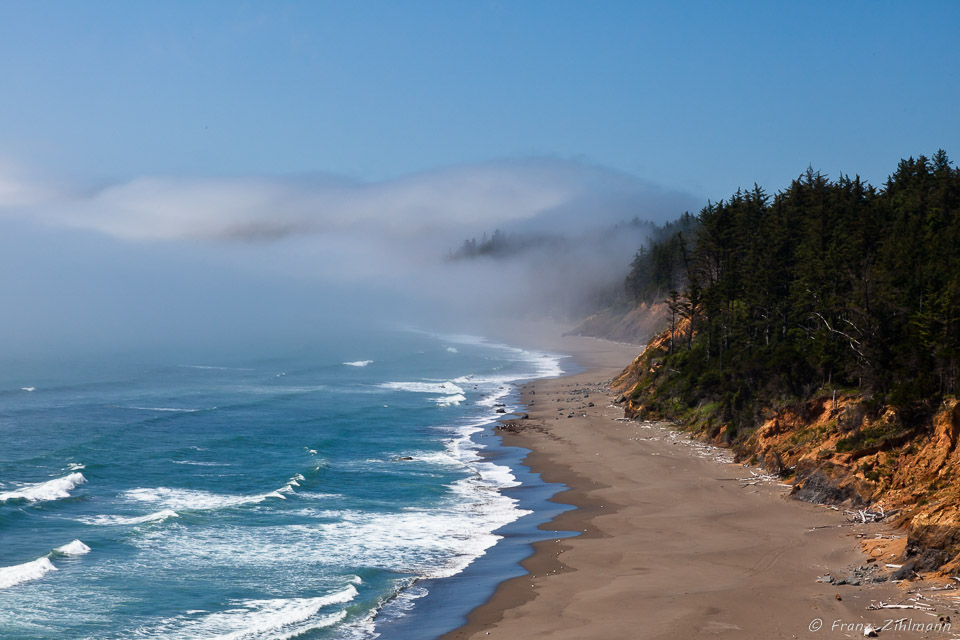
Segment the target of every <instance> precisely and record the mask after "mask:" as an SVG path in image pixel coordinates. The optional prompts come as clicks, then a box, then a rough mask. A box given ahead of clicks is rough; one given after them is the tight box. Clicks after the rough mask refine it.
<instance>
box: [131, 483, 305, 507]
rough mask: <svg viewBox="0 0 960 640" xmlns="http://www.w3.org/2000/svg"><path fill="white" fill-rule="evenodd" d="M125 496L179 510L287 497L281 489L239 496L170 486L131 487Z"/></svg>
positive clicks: (235, 505)
mask: <svg viewBox="0 0 960 640" xmlns="http://www.w3.org/2000/svg"><path fill="white" fill-rule="evenodd" d="M284 486H289V485H284ZM123 497H124V498H125V499H127V500H129V501H132V502H148V503H152V504H160V505H163V506H164V507H166V508H167V509H172V510H177V511H182V510H193V511H210V510H213V509H223V508H226V507H237V506H241V505H246V504H259V503H261V502H263V501H264V500H266V499H268V498H279V499H281V500H285V499H286V498H285V497H284V496H283V494H282V493H280V492H279V490H278V491H271V492H269V493H261V494H257V495H252V496H243V495H239V496H238V495H229V494H220V493H211V492H209V491H201V490H198V489H171V488H168V487H156V488H141V489H131V490H130V491H125V492H124V493H123Z"/></svg>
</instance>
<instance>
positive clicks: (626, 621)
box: [444, 337, 943, 640]
mask: <svg viewBox="0 0 960 640" xmlns="http://www.w3.org/2000/svg"><path fill="white" fill-rule="evenodd" d="M536 346H539V347H543V348H550V349H552V350H554V351H559V352H563V353H567V354H570V355H571V356H572V357H573V358H574V360H575V361H576V362H577V363H578V364H579V365H581V366H582V367H583V368H584V369H585V371H584V372H583V373H580V374H577V375H573V376H567V377H563V378H557V379H550V380H540V381H536V382H532V383H530V384H528V385H527V386H526V387H525V388H524V390H523V399H524V402H525V404H526V405H527V407H528V411H529V419H526V420H520V421H517V422H516V423H514V424H515V425H516V426H515V427H514V428H508V429H503V430H502V431H501V432H502V433H503V434H504V438H505V441H506V443H507V444H511V445H517V446H522V447H526V448H529V449H530V450H531V453H530V455H529V456H528V458H527V463H528V464H529V465H530V466H531V468H532V469H533V470H534V471H537V472H540V473H541V474H542V475H543V477H544V479H546V480H548V481H550V482H562V483H564V484H566V485H567V486H568V487H570V489H569V490H568V491H566V492H563V493H562V494H560V495H558V496H557V497H556V498H555V500H557V501H559V502H564V503H569V504H572V505H575V506H576V507H577V509H576V510H573V511H569V512H567V513H564V514H563V515H561V516H560V517H558V518H557V519H555V520H554V521H553V522H551V523H548V524H547V525H546V526H545V527H544V528H548V529H550V530H560V531H580V532H583V533H582V535H579V536H578V537H574V538H564V539H556V540H549V541H547V542H543V543H538V544H537V545H535V552H534V554H533V555H532V556H531V557H530V558H529V559H528V560H527V561H526V562H525V563H524V566H525V568H526V569H527V570H528V571H529V572H530V575H527V576H522V577H519V578H515V579H512V580H509V581H506V582H504V583H502V584H501V585H500V587H499V588H498V590H497V591H496V593H495V594H494V596H493V597H492V598H491V599H490V600H489V601H488V602H487V603H486V604H484V605H482V606H481V607H479V608H477V609H476V610H474V611H473V612H472V613H471V614H470V616H469V619H468V623H467V624H466V625H465V626H464V627H461V628H460V629H458V630H455V631H453V632H451V633H449V634H447V635H446V636H444V638H445V640H453V639H455V640H465V639H467V638H483V639H487V638H490V639H493V638H503V639H505V640H514V639H516V638H551V639H563V638H570V639H581V640H582V639H584V638H604V639H614V638H738V639H743V638H757V639H769V638H800V637H816V636H817V635H819V636H821V637H862V636H863V632H862V630H855V629H849V628H846V627H843V628H838V626H837V625H838V623H839V624H842V625H847V624H852V625H856V624H858V623H864V622H866V623H873V624H875V625H883V624H884V622H885V621H886V620H887V619H890V618H891V617H901V616H891V615H890V612H889V611H886V612H884V611H870V610H867V608H866V607H867V605H869V604H870V602H871V601H874V600H880V599H888V600H889V599H890V598H896V597H897V595H898V594H899V592H900V591H899V589H898V587H896V586H895V585H892V584H882V585H871V586H869V587H856V586H849V585H844V586H835V585H831V584H824V583H820V582H818V581H817V578H818V577H819V576H821V575H824V574H827V573H832V574H833V575H846V574H847V573H849V571H850V570H851V569H852V568H853V567H856V566H865V565H866V563H867V556H866V555H865V554H864V553H863V552H862V551H861V545H860V542H861V541H862V540H863V539H873V538H875V537H876V536H877V535H878V534H882V533H883V532H885V531H887V530H886V529H884V528H883V526H882V525H875V524H870V525H852V524H850V523H849V522H847V520H846V519H845V518H844V516H843V515H842V513H840V512H838V511H834V510H831V509H829V508H826V507H822V506H815V505H811V504H807V503H803V502H798V501H796V500H792V499H790V498H788V497H787V494H788V492H789V487H786V486H784V485H782V484H781V483H780V482H778V481H776V480H774V479H767V480H764V481H759V482H757V481H754V480H751V479H752V478H754V475H753V474H754V473H755V472H758V471H759V470H758V469H751V468H749V467H744V466H743V465H740V464H733V463H732V462H730V461H729V455H727V454H726V453H725V452H723V451H722V450H718V449H715V448H712V447H707V446H704V445H701V444H699V443H694V442H691V441H690V440H688V439H687V438H686V437H685V436H683V435H681V434H678V433H677V432H676V431H675V430H673V429H670V428H668V426H667V425H658V424H652V423H646V424H642V423H638V422H634V421H625V420H623V419H622V418H621V416H622V410H621V409H620V408H619V407H616V406H613V405H612V404H611V394H610V392H609V391H608V390H607V388H606V382H608V381H609V380H610V379H611V378H612V377H614V376H615V375H616V374H618V373H619V372H620V371H621V370H622V369H623V367H624V366H626V365H627V364H628V363H629V362H630V361H631V360H632V359H633V358H634V357H635V356H636V355H637V354H638V353H639V351H640V349H641V348H640V347H639V346H637V345H624V344H617V343H612V342H607V341H602V340H596V339H592V338H580V337H568V338H562V339H560V338H558V339H556V340H552V341H551V340H545V341H543V340H542V341H541V343H540V344H538V345H536ZM724 459H725V460H726V461H724ZM744 478H748V480H744ZM887 532H888V533H889V531H887ZM875 560H876V561H879V562H881V563H882V562H883V561H884V558H876V559H875ZM887 561H892V559H891V560H887ZM838 596H839V597H838ZM820 625H822V627H820ZM888 635H896V634H888ZM909 637H924V636H923V635H922V634H916V633H911V634H909ZM930 637H943V636H942V635H940V636H936V634H934V635H933V636H930Z"/></svg>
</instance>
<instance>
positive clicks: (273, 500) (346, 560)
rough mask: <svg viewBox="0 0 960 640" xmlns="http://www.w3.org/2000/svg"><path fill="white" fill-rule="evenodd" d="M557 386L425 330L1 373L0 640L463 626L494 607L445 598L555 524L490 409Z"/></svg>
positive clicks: (471, 342) (351, 634)
mask: <svg viewBox="0 0 960 640" xmlns="http://www.w3.org/2000/svg"><path fill="white" fill-rule="evenodd" d="M561 372H562V369H561V357H560V356H558V355H555V354H549V353H542V352H536V351H530V350H524V349H520V348H516V347H513V346H508V345H504V344H499V343H496V342H491V341H488V340H484V339H482V338H478V337H473V336H452V335H437V334H430V333H424V332H413V331H396V332H384V333H382V334H375V335H372V336H371V335H368V336H365V337H364V338H363V339H362V340H361V339H356V340H349V339H339V340H330V341H327V342H324V343H321V344H317V345H313V346H312V347H311V348H310V349H299V350H298V351H297V352H296V353H294V354H251V355H249V356H248V357H240V356H234V357H233V358H221V359H217V360H215V361H204V360H201V359H200V358H198V357H197V356H195V355H192V354H181V355H174V354H164V355H163V356H162V357H161V356H154V357H152V358H146V357H145V358H144V359H142V360H139V361H135V362H125V363H119V362H118V363H116V364H115V365H110V366H100V367H98V368H95V369H94V368H90V367H84V366H77V367H68V368H66V369H65V370H62V371H61V370H50V371H43V372H40V373H39V374H38V373H37V372H36V371H31V372H30V376H29V379H28V380H25V379H24V378H26V377H27V376H26V374H18V372H17V371H16V370H15V369H8V370H7V372H6V373H5V374H4V378H3V379H2V380H0V395H2V396H3V397H4V399H5V405H6V406H5V412H4V414H3V416H2V417H0V429H2V434H3V438H4V445H5V446H4V447H3V448H2V449H0V530H2V532H3V542H4V544H3V545H0V637H3V638H16V639H21V638H22V639H24V640H48V639H53V638H70V639H78V640H80V639H88V638H89V639H93V638H97V639H108V640H109V639H122V638H131V639H133V638H171V639H181V640H200V639H205V638H222V639H234V640H258V639H261V640H272V639H277V640H279V639H284V638H294V637H296V638H305V639H308V640H309V639H310V638H315V639H323V638H351V639H358V640H359V639H363V638H374V637H384V638H388V637H416V636H415V635H411V634H410V633H409V632H405V631H403V629H405V628H407V629H409V628H414V629H415V628H417V620H418V616H422V617H423V618H424V619H426V618H427V617H430V618H431V620H432V621H433V624H434V625H436V624H439V623H437V622H436V616H437V615H438V614H437V611H438V610H443V611H444V613H443V615H445V616H449V622H448V623H444V624H447V626H448V627H449V628H452V627H453V626H456V623H457V621H458V620H460V619H462V616H463V615H465V614H466V613H467V612H468V611H469V608H470V607H471V606H475V605H477V604H480V602H477V601H472V600H471V599H470V598H469V597H459V598H456V599H455V600H456V602H455V603H454V601H453V600H449V601H444V602H443V603H440V604H434V605H431V604H430V603H431V602H434V601H435V600H437V599H438V598H444V597H447V596H444V595H443V593H444V592H448V591H451V590H455V589H451V588H450V587H443V585H445V584H456V583H450V582H449V581H450V580H457V579H461V580H463V579H465V578H464V576H465V575H467V574H469V571H466V573H465V570H468V568H471V567H472V566H473V565H474V564H475V563H476V562H477V561H478V559H480V558H484V557H487V561H492V560H489V559H490V558H494V556H491V555H489V554H490V552H491V550H493V549H495V548H498V547H497V545H498V543H500V542H501V540H502V539H503V535H504V534H503V531H504V528H505V527H507V528H509V527H520V526H526V527H527V528H529V529H531V530H532V529H533V528H534V527H535V524H536V523H537V522H539V521H542V519H543V518H542V517H541V518H540V519H539V520H538V519H537V518H538V515H537V514H536V513H533V512H534V511H535V510H537V509H538V507H537V506H536V505H535V504H533V502H531V501H530V500H529V499H527V498H524V497H523V494H522V493H521V494H517V493H515V492H516V491H518V490H520V489H521V488H523V487H521V484H524V483H526V484H529V483H530V480H529V479H527V480H524V481H523V482H521V480H520V479H519V478H518V474H522V473H523V472H522V471H519V469H521V467H520V466H519V465H518V464H516V459H513V460H510V459H508V458H509V457H510V456H506V457H504V456H503V454H502V452H501V453H496V449H497V445H496V444H495V443H496V438H495V433H494V431H493V424H494V421H495V419H496V418H497V417H498V415H499V414H498V413H497V409H498V408H505V410H507V411H509V410H511V409H512V408H513V407H514V406H515V402H516V395H515V392H516V385H517V384H518V383H521V382H523V381H525V380H530V379H533V378H539V377H548V376H556V375H559V374H560V373H561ZM18 376H19V378H20V379H18ZM34 382H36V386H35V389H36V390H34V391H32V392H30V393H23V391H22V390H21V389H22V388H24V386H25V384H27V383H30V386H31V388H33V383H34ZM491 452H494V453H495V455H493V456H491V455H490V454H491ZM541 497H542V496H541ZM538 499H539V498H538ZM525 523H526V524H525ZM441 587H443V588H441ZM478 597H479V596H478ZM474 600H476V598H474ZM438 602H439V601H438ZM431 606H433V609H430V607H431ZM398 620H406V623H405V624H399V623H398V622H397V621H398ZM421 628H422V627H421ZM438 628H439V627H438Z"/></svg>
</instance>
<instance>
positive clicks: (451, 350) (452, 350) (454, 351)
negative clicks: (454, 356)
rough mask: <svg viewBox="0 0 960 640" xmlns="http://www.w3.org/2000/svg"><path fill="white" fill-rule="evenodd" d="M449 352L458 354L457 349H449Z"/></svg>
mask: <svg viewBox="0 0 960 640" xmlns="http://www.w3.org/2000/svg"><path fill="white" fill-rule="evenodd" d="M447 351H449V352H450V353H458V351H457V348H456V347H447Z"/></svg>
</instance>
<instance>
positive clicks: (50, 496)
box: [0, 473, 87, 502]
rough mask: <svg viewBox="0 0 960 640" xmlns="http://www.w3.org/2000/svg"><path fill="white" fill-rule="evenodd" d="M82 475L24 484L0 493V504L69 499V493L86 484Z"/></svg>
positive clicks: (76, 474) (74, 474) (75, 474)
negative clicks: (12, 501) (10, 501)
mask: <svg viewBox="0 0 960 640" xmlns="http://www.w3.org/2000/svg"><path fill="white" fill-rule="evenodd" d="M86 481H87V479H86V478H84V477H83V474H82V473H71V474H70V475H67V476H64V477H62V478H54V479H53V480H47V481H46V482H38V483H34V484H24V485H21V486H20V487H18V488H16V489H14V490H13V491H4V492H3V493H0V502H6V501H8V500H28V501H30V502H44V501H47V500H59V499H61V498H69V497H70V491H72V490H73V489H74V488H75V487H77V486H78V485H81V484H83V483H84V482H86Z"/></svg>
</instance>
